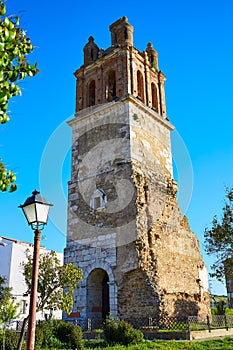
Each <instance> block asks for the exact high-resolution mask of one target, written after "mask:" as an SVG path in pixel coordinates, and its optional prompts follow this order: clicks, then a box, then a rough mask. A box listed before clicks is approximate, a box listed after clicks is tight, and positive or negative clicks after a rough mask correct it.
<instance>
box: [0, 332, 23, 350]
mask: <svg viewBox="0 0 233 350" xmlns="http://www.w3.org/2000/svg"><path fill="white" fill-rule="evenodd" d="M4 338H5V339H4ZM18 340H19V334H18V333H17V332H16V331H14V330H6V331H5V334H3V333H0V349H2V346H3V341H4V342H5V350H12V349H16V347H17V344H18Z"/></svg>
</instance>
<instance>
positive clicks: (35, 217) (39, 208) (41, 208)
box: [19, 190, 53, 350]
mask: <svg viewBox="0 0 233 350" xmlns="http://www.w3.org/2000/svg"><path fill="white" fill-rule="evenodd" d="M39 193H40V192H38V191H37V190H35V191H33V192H32V196H31V197H28V198H27V199H26V201H25V203H24V204H22V205H19V208H22V210H23V213H24V215H25V217H26V219H27V222H28V225H30V226H31V227H32V229H33V230H34V233H35V236H34V252H33V266H32V285H31V294H30V307H29V319H28V336H27V350H34V344H35V330H36V299H37V283H38V270H39V255H40V234H41V230H43V228H44V225H46V224H47V221H48V214H49V209H50V207H51V206H52V205H53V204H50V203H48V202H47V201H46V200H45V199H44V198H43V197H41V196H40V195H39Z"/></svg>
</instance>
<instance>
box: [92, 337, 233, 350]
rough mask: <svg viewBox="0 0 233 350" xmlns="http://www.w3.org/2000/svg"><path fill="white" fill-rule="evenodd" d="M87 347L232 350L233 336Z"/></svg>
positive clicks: (114, 349)
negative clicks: (204, 339) (192, 340)
mask: <svg viewBox="0 0 233 350" xmlns="http://www.w3.org/2000/svg"><path fill="white" fill-rule="evenodd" d="M85 349H96V350H97V349H102V350H103V349H106V350H124V349H127V350H141V349H142V350H150V349H157V350H218V349H222V350H232V349H233V338H230V337H227V338H223V339H214V340H208V341H201V342H189V341H160V340H157V341H145V342H144V343H142V344H138V345H131V346H128V347H126V346H121V345H117V346H113V347H105V344H104V342H101V341H100V342H97V341H94V342H85Z"/></svg>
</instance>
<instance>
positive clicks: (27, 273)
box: [22, 250, 82, 314]
mask: <svg viewBox="0 0 233 350" xmlns="http://www.w3.org/2000/svg"><path fill="white" fill-rule="evenodd" d="M26 257H27V261H26V262H24V263H23V264H22V265H23V274H24V277H25V281H26V284H27V288H28V290H27V293H28V294H29V293H30V290H31V279H32V260H33V256H32V255H31V254H30V252H29V251H28V250H27V251H26ZM81 279H82V271H81V270H80V269H79V268H78V267H77V266H75V265H73V264H71V263H69V264H66V265H61V263H60V260H59V259H58V257H57V254H56V253H55V252H54V251H49V252H45V253H43V254H41V255H40V261H39V276H38V287H37V290H38V297H37V311H44V310H50V311H51V312H52V311H53V310H59V309H60V310H62V311H64V312H66V313H67V314H69V313H70V311H71V309H72V306H73V301H74V300H73V293H74V290H75V288H78V283H79V281H80V280H81Z"/></svg>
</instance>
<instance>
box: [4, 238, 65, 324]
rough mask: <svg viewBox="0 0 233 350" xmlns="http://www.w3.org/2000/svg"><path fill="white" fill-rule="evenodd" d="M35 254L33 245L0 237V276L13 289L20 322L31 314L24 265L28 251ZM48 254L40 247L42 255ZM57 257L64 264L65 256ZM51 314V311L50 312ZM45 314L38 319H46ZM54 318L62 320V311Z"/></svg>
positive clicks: (59, 255) (40, 314)
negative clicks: (18, 308)
mask: <svg viewBox="0 0 233 350" xmlns="http://www.w3.org/2000/svg"><path fill="white" fill-rule="evenodd" d="M27 249H29V251H30V253H31V254H32V253H33V244H31V243H28V242H22V241H19V240H15V239H12V238H6V237H0V275H1V276H3V277H5V278H6V279H7V284H8V285H9V287H11V288H12V294H13V296H14V299H15V301H16V302H17V303H19V307H20V316H19V318H18V321H21V320H23V319H24V318H25V317H26V316H27V315H28V312H29V299H30V296H29V295H25V293H26V291H27V287H26V283H25V281H24V276H23V269H22V263H23V262H25V261H26V250H27ZM43 252H48V250H46V248H45V247H40V254H43ZM57 256H58V258H59V260H60V262H61V264H63V254H62V253H57ZM48 314H49V311H48ZM45 317H46V312H45V313H44V314H42V313H37V319H45ZM53 317H54V318H59V319H60V318H62V312H61V311H55V312H54V313H53Z"/></svg>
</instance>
